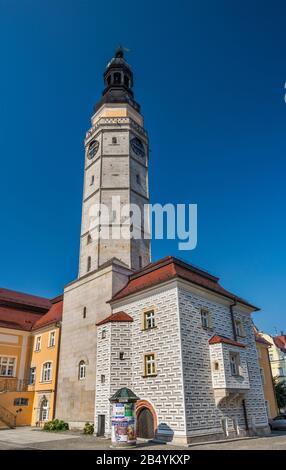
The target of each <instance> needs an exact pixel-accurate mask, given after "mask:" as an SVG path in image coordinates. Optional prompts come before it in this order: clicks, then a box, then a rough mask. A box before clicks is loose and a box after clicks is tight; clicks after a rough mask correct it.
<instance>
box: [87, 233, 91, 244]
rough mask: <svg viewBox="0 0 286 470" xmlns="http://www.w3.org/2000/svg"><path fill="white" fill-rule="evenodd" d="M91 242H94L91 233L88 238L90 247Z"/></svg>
mask: <svg viewBox="0 0 286 470" xmlns="http://www.w3.org/2000/svg"><path fill="white" fill-rule="evenodd" d="M91 242H92V236H91V234H90V233H89V234H88V236H87V245H89V244H90V243H91Z"/></svg>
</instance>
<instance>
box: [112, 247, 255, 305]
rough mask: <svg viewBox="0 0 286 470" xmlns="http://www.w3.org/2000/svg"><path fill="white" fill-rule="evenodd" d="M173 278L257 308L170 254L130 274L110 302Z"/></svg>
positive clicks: (199, 270) (211, 276) (206, 273)
mask: <svg viewBox="0 0 286 470" xmlns="http://www.w3.org/2000/svg"><path fill="white" fill-rule="evenodd" d="M175 278H181V279H184V280H186V281H189V282H191V283H192V284H195V285H198V286H200V287H203V288H205V289H207V290H210V291H212V292H215V293H217V294H220V295H223V296H224V297H227V298H229V299H231V300H232V301H235V302H240V303H242V304H244V305H246V306H247V307H250V308H252V309H253V310H259V309H258V308H257V307H255V306H254V305H251V304H250V303H249V302H247V301H246V300H244V299H242V298H240V297H238V296H236V295H235V294H232V293H231V292H229V291H227V290H225V289H224V288H223V287H222V286H221V285H220V284H219V282H218V281H219V278H218V277H215V276H213V275H211V274H209V273H208V272H206V271H203V270H202V269H200V268H197V267H195V266H193V265H191V264H189V263H186V262H184V261H181V260H179V259H178V258H174V257H172V256H167V257H166V258H163V259H161V260H159V261H157V262H156V263H151V264H149V265H147V266H146V267H145V268H143V269H142V270H140V271H138V272H137V273H134V274H131V275H130V276H129V281H128V283H127V284H126V286H125V287H123V289H121V290H120V291H119V292H118V293H117V294H115V295H114V296H113V297H112V299H111V302H113V301H115V300H119V299H122V298H124V297H127V296H129V295H131V294H136V293H137V292H141V291H143V290H145V289H148V288H150V287H153V286H156V285H159V284H161V283H163V282H166V281H169V280H171V279H175Z"/></svg>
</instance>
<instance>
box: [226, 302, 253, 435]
mask: <svg viewBox="0 0 286 470" xmlns="http://www.w3.org/2000/svg"><path fill="white" fill-rule="evenodd" d="M236 304H237V301H236V300H234V302H233V303H232V304H230V306H229V311H230V318H231V324H232V333H233V339H234V341H237V334H236V328H235V321H234V313H233V307H235V306H236ZM241 403H242V409H243V416H244V423H245V430H246V431H249V425H248V417H247V410H246V403H245V400H244V399H243V400H242V402H241Z"/></svg>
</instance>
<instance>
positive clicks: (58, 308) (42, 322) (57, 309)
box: [32, 296, 63, 330]
mask: <svg viewBox="0 0 286 470" xmlns="http://www.w3.org/2000/svg"><path fill="white" fill-rule="evenodd" d="M62 314H63V297H62V296H60V297H57V301H56V302H55V303H53V305H52V306H51V308H50V310H49V311H48V312H47V313H45V315H43V316H41V318H39V319H38V320H37V321H36V322H35V323H34V325H33V328H32V329H33V330H37V329H38V328H42V327H43V326H47V325H50V324H52V323H56V322H58V321H61V319H62Z"/></svg>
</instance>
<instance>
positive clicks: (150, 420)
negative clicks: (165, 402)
mask: <svg viewBox="0 0 286 470" xmlns="http://www.w3.org/2000/svg"><path fill="white" fill-rule="evenodd" d="M136 428H137V429H136V434H137V437H142V438H144V439H152V438H153V437H154V436H155V424H154V417H153V414H152V413H151V411H150V410H149V409H148V408H146V407H145V406H143V407H142V408H140V409H139V410H138V414H137V426H136Z"/></svg>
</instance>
